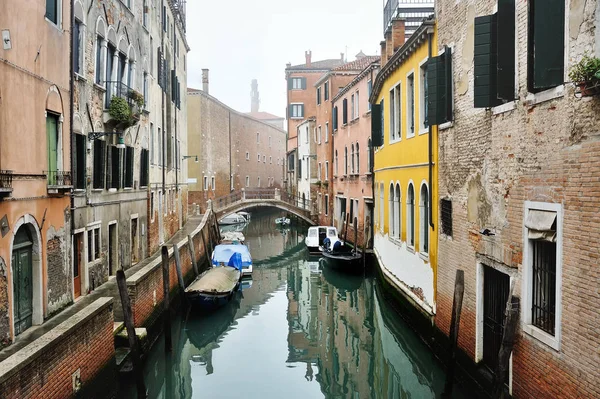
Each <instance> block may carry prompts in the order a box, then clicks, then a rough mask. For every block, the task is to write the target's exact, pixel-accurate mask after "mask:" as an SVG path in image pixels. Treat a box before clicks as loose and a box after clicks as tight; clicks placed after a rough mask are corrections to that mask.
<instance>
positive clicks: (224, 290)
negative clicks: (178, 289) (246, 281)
mask: <svg viewBox="0 0 600 399" xmlns="http://www.w3.org/2000/svg"><path fill="white" fill-rule="evenodd" d="M242 263H243V261H242V254H241V253H239V252H234V253H233V254H232V255H231V256H230V257H229V259H228V261H227V263H226V264H221V265H220V266H217V267H213V268H210V269H208V270H207V271H205V272H204V273H202V274H201V275H200V276H198V278H196V280H194V281H193V282H192V283H191V284H190V285H189V287H187V288H186V289H185V295H186V297H187V298H188V300H189V301H190V303H191V304H192V305H194V306H197V307H199V308H200V309H201V310H203V311H207V312H210V311H213V310H216V309H218V308H220V307H222V306H224V305H226V304H227V303H229V302H230V301H231V299H232V298H233V296H234V293H235V291H236V290H237V289H238V287H239V285H240V281H241V279H242Z"/></svg>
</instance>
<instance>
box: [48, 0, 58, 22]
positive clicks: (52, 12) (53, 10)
mask: <svg viewBox="0 0 600 399" xmlns="http://www.w3.org/2000/svg"><path fill="white" fill-rule="evenodd" d="M59 1H60V0H46V18H48V19H49V20H50V21H52V22H53V23H54V24H55V25H58V16H59Z"/></svg>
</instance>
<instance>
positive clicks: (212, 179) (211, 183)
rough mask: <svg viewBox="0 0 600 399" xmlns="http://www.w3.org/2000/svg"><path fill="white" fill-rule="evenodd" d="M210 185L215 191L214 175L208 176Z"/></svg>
mask: <svg viewBox="0 0 600 399" xmlns="http://www.w3.org/2000/svg"><path fill="white" fill-rule="evenodd" d="M210 185H211V189H212V190H213V191H215V177H214V176H213V177H211V178H210Z"/></svg>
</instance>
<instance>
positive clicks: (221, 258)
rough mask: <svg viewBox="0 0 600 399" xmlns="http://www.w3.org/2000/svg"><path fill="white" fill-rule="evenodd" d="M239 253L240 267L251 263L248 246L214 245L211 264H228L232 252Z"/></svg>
mask: <svg viewBox="0 0 600 399" xmlns="http://www.w3.org/2000/svg"><path fill="white" fill-rule="evenodd" d="M235 253H239V254H240V256H241V262H242V267H248V266H250V265H252V257H251V256H250V251H249V250H248V247H247V246H245V245H241V244H221V245H217V246H216V247H215V250H214V251H213V255H212V264H213V266H219V265H220V264H224V265H228V264H229V261H230V259H231V257H232V256H233V254H235Z"/></svg>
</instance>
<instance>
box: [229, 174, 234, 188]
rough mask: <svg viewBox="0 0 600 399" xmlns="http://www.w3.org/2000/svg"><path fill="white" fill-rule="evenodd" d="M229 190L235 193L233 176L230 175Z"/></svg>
mask: <svg viewBox="0 0 600 399" xmlns="http://www.w3.org/2000/svg"><path fill="white" fill-rule="evenodd" d="M229 190H230V191H233V175H229Z"/></svg>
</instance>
